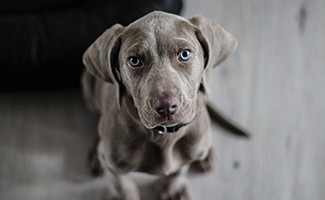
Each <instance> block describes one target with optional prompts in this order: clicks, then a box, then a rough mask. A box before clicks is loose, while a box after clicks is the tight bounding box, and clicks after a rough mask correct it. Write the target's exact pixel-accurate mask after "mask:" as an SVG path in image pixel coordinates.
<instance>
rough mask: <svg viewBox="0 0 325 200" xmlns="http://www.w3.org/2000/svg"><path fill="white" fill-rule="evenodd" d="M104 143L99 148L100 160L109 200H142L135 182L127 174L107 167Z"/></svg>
mask: <svg viewBox="0 0 325 200" xmlns="http://www.w3.org/2000/svg"><path fill="white" fill-rule="evenodd" d="M101 147H102V143H99V146H98V155H99V156H98V159H99V162H100V165H101V166H102V168H103V172H104V176H105V178H106V179H107V183H108V185H107V186H108V191H107V196H106V199H107V200H140V194H139V190H138V188H137V186H136V184H135V183H134V181H133V180H131V178H130V177H129V176H128V175H127V174H120V173H118V172H117V171H116V170H113V169H111V168H109V167H108V166H107V160H106V159H105V156H104V154H103V151H102V150H103V149H102V148H101Z"/></svg>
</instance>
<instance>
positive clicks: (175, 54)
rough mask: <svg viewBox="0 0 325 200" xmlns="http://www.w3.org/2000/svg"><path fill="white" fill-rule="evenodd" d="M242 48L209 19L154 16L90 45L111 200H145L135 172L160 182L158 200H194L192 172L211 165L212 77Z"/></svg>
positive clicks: (90, 94)
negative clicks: (133, 177) (134, 179)
mask: <svg viewBox="0 0 325 200" xmlns="http://www.w3.org/2000/svg"><path fill="white" fill-rule="evenodd" d="M236 45H237V42H236V39H235V37H234V36H233V35H231V34H230V33H228V32H226V31H225V30H224V29H223V28H222V27H220V26H219V25H217V24H215V23H213V22H212V21H211V20H210V19H207V18H205V17H202V16H196V17H193V18H192V19H190V20H187V19H185V18H183V17H180V16H176V15H173V14H168V13H164V12H158V11H156V12H152V13H150V14H148V15H146V16H144V17H142V18H140V19H139V20H137V21H135V22H133V23H132V24H130V25H128V26H126V27H123V26H121V25H119V24H116V25H114V26H112V27H111V28H110V29H108V30H106V31H105V32H104V33H103V34H102V35H101V36H100V37H99V38H98V39H97V40H96V41H95V42H94V43H93V44H92V45H91V46H90V47H89V48H88V50H87V51H86V52H85V54H84V56H83V62H84V64H85V66H86V69H87V70H86V72H85V73H84V75H83V91H84V95H85V98H86V100H87V102H88V104H89V106H90V107H91V108H92V109H93V110H95V111H97V112H98V113H100V121H99V128H98V131H99V136H100V139H99V143H98V147H97V154H98V160H99V162H100V166H101V168H102V170H103V171H104V173H105V175H106V176H107V177H109V179H110V182H109V185H108V190H109V192H108V193H109V194H108V199H123V200H124V199H128V200H137V199H140V197H139V193H138V191H137V188H136V186H135V184H134V183H133V182H132V181H131V180H130V179H129V178H128V177H127V174H128V173H129V172H131V171H139V172H145V173H150V174H155V175H158V176H159V177H160V178H159V179H158V181H157V187H156V188H157V193H158V199H172V200H173V199H190V194H189V191H188V189H187V183H186V178H185V175H186V172H187V170H188V168H189V167H190V166H191V165H196V166H199V167H200V168H201V169H202V170H203V171H205V170H208V169H210V168H211V164H212V157H213V156H212V155H213V151H212V149H211V146H212V145H211V135H210V131H209V129H210V121H211V119H210V115H209V113H208V108H209V107H207V98H206V97H207V94H208V93H209V85H208V83H209V74H211V72H210V71H211V70H212V69H213V68H214V67H216V66H218V65H219V64H221V63H222V62H223V61H225V60H226V59H227V58H228V57H229V56H230V55H231V53H232V52H233V51H234V50H235V48H236ZM210 109H211V108H210ZM228 124H229V123H228ZM239 132H240V131H239Z"/></svg>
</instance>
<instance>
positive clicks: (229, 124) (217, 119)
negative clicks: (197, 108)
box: [207, 102, 250, 138]
mask: <svg viewBox="0 0 325 200" xmlns="http://www.w3.org/2000/svg"><path fill="white" fill-rule="evenodd" d="M207 109H208V112H209V115H210V117H211V120H212V122H214V123H216V124H218V125H219V126H221V128H223V129H225V130H227V131H229V132H230V133H232V134H234V135H237V136H241V137H246V138H249V137H250V134H249V133H248V131H247V130H245V129H244V128H242V127H241V126H239V125H238V124H237V123H236V122H234V121H233V120H231V119H230V118H229V117H227V116H226V115H225V114H223V113H222V112H221V111H220V110H218V109H217V108H215V107H214V106H213V105H211V103H209V102H208V103H207Z"/></svg>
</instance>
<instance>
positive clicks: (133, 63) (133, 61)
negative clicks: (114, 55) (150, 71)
mask: <svg viewBox="0 0 325 200" xmlns="http://www.w3.org/2000/svg"><path fill="white" fill-rule="evenodd" d="M128 65H129V66H130V67H132V68H137V67H141V66H142V65H143V63H142V61H141V60H140V58H138V57H136V56H131V57H129V58H128Z"/></svg>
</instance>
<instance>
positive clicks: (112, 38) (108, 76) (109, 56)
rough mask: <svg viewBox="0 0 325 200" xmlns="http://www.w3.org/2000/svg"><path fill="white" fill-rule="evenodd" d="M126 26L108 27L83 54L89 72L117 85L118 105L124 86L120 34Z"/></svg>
mask: <svg viewBox="0 0 325 200" xmlns="http://www.w3.org/2000/svg"><path fill="white" fill-rule="evenodd" d="M123 30H124V27H123V26H122V25H120V24H116V25H114V26H112V27H111V28H109V29H107V30H106V31H105V32H104V33H103V34H102V35H101V36H100V37H99V38H98V39H97V40H96V41H95V42H94V43H93V44H92V45H90V47H89V48H88V49H87V50H86V52H85V53H84V55H83V63H84V65H85V66H86V69H87V70H88V72H89V73H91V74H92V75H94V76H95V77H97V78H99V79H102V80H104V81H106V82H110V83H113V84H114V85H116V93H117V98H118V106H120V103H121V96H122V93H123V91H124V86H123V83H122V81H121V77H120V72H119V62H118V54H119V50H120V46H121V44H120V43H121V42H120V35H121V33H122V32H123Z"/></svg>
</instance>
